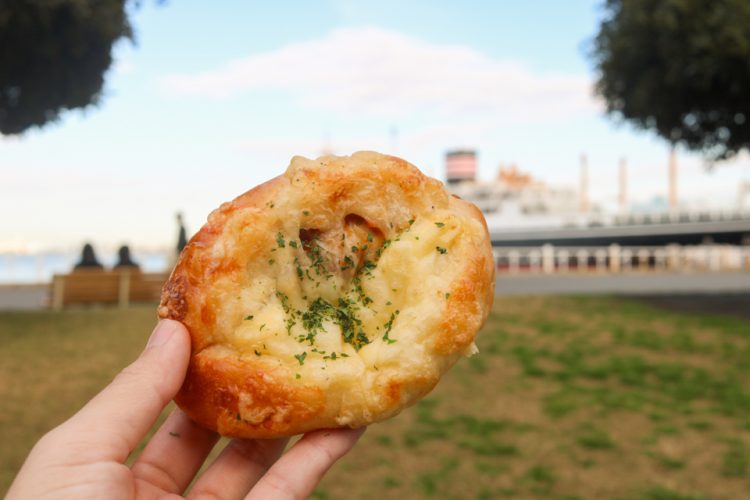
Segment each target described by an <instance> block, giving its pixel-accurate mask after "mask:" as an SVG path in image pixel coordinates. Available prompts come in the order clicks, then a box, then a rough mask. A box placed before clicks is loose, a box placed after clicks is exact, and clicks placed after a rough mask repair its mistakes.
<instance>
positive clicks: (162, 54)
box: [0, 0, 750, 251]
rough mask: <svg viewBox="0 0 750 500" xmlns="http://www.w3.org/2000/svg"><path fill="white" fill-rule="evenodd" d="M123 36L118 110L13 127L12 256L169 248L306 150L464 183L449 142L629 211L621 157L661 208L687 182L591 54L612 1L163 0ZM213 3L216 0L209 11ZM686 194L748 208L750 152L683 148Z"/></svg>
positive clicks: (692, 200) (702, 201)
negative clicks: (370, 153) (619, 99)
mask: <svg viewBox="0 0 750 500" xmlns="http://www.w3.org/2000/svg"><path fill="white" fill-rule="evenodd" d="M143 4H144V5H143V6H142V7H141V8H140V9H138V10H135V11H134V12H133V13H132V21H133V24H134V26H135V29H136V38H137V40H136V43H135V44H133V43H130V42H129V41H123V42H121V43H119V44H118V45H117V46H116V48H115V51H114V53H115V58H116V62H115V64H114V65H113V67H112V69H111V70H110V71H109V72H108V74H107V78H106V89H105V95H104V98H103V99H102V103H101V105H99V106H98V107H94V108H88V109H86V110H84V111H70V112H67V113H65V114H64V115H63V118H62V120H60V122H58V123H56V124H54V125H51V126H48V127H46V128H44V129H41V130H32V131H30V132H28V133H27V134H25V135H24V136H23V137H22V138H20V139H19V138H8V137H5V138H3V137H0V211H2V213H3V214H4V216H3V218H2V229H3V231H2V233H1V234H0V251H2V250H3V248H6V249H7V248H15V247H18V246H19V245H23V246H27V247H29V248H30V249H32V250H33V249H52V248H77V247H79V246H80V245H82V244H83V242H86V241H91V242H93V243H94V244H95V245H98V246H110V247H112V246H116V245H120V244H124V243H128V244H130V245H132V246H134V247H138V248H161V247H169V246H172V245H173V244H174V242H175V241H176V235H177V228H176V223H175V218H174V216H175V213H176V212H178V211H180V212H182V213H183V214H184V216H185V220H186V225H187V228H188V231H189V232H194V231H197V230H198V229H199V227H200V226H201V225H202V224H203V223H204V222H205V221H206V217H207V216H208V214H209V213H210V212H211V210H213V209H215V208H217V207H218V206H219V205H220V204H221V203H222V202H224V201H228V200H230V199H232V198H234V197H236V196H238V195H239V194H241V193H243V192H244V191H247V190H248V189H250V188H252V187H254V186H256V185H258V184H260V183H262V182H264V181H266V180H268V179H270V178H272V177H275V176H277V175H280V174H282V173H283V172H284V170H285V169H286V167H287V165H288V164H289V161H290V159H291V158H292V157H293V156H295V155H302V156H306V157H317V156H319V155H320V154H321V152H322V151H323V150H324V149H326V148H328V149H331V150H332V151H333V152H334V153H336V154H351V153H352V152H354V151H357V150H361V149H366V150H375V151H380V152H383V153H389V154H395V155H397V156H400V157H402V158H404V159H406V160H408V161H409V162H411V163H413V164H415V165H416V166H417V167H419V168H420V169H421V170H422V171H423V172H425V173H426V174H428V175H431V176H433V177H436V178H438V179H441V180H444V177H445V174H444V158H445V153H446V151H448V150H451V149H456V148H464V147H468V148H473V149H476V150H477V152H478V161H479V177H480V178H481V179H487V180H489V179H492V178H494V177H495V176H496V172H497V168H498V166H499V165H501V164H504V165H508V164H511V163H516V164H517V165H518V167H519V168H520V169H521V170H522V171H525V172H529V173H531V174H532V175H533V176H534V177H535V178H537V179H539V180H541V181H544V182H546V183H548V184H549V185H552V186H560V187H574V188H575V187H576V186H577V185H578V179H579V162H580V156H581V155H582V154H585V155H586V156H587V158H588V164H589V169H590V192H589V196H590V198H591V200H592V201H593V202H594V203H596V204H598V205H600V206H601V207H603V208H604V209H605V210H608V209H614V208H615V206H616V196H617V190H618V187H617V168H618V164H619V161H620V159H621V158H623V157H624V158H626V159H627V164H628V172H629V186H628V190H629V195H630V200H631V202H632V203H634V204H647V203H649V202H650V201H651V200H653V199H654V198H655V197H658V196H665V195H666V191H667V158H668V153H669V147H668V145H667V144H666V143H665V142H664V141H661V140H659V139H657V138H656V137H654V136H653V135H652V134H648V133H643V132H636V131H634V130H633V129H632V128H631V127H629V126H627V125H616V124H613V123H612V122H611V121H610V120H608V119H607V118H606V117H605V116H604V114H603V110H604V106H603V103H602V102H600V101H599V100H597V98H596V97H595V96H594V94H593V90H592V88H593V82H594V80H595V77H596V75H595V73H594V69H593V67H592V64H591V63H590V62H589V60H588V59H587V57H586V51H587V47H588V44H589V43H590V41H591V39H592V38H593V37H594V36H595V34H596V32H597V28H598V23H599V20H600V18H601V15H602V12H601V10H600V7H599V6H600V2H599V1H592V0H566V1H565V2H560V1H558V0H537V1H534V2H517V1H506V0H494V1H476V0H475V1H472V0H465V1H464V2H461V3H460V5H459V2H448V1H441V0H430V1H422V0H401V1H391V0H381V1H379V2H364V1H354V0H307V1H286V2H262V3H261V2H248V1H240V0H237V1H232V0H221V1H217V2H211V3H210V4H209V3H207V2H204V1H198V0H181V1H177V0H171V1H169V2H167V3H166V4H163V5H159V4H158V3H157V2H155V1H149V0H146V1H145V2H143ZM209 5H210V7H209ZM678 165H679V171H680V178H679V187H678V193H679V196H680V201H681V203H683V204H687V205H692V206H699V205H700V206H711V207H715V208H721V209H729V208H735V207H736V205H737V200H738V193H739V183H740V182H741V181H742V180H743V179H748V180H750V158H748V156H747V155H741V157H740V158H738V159H737V160H735V161H733V162H732V163H730V164H727V165H723V166H719V167H717V168H714V169H713V170H711V171H710V172H709V171H707V170H706V168H705V167H704V164H703V162H702V160H701V158H700V157H699V156H697V155H695V154H691V153H688V152H685V151H682V150H679V151H678Z"/></svg>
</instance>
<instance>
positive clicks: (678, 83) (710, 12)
mask: <svg viewBox="0 0 750 500" xmlns="http://www.w3.org/2000/svg"><path fill="white" fill-rule="evenodd" d="M604 11H605V17H604V20H603V21H602V23H601V29H600V32H599V34H598V35H597V37H596V38H595V40H594V43H593V47H592V51H591V57H592V59H593V60H594V62H595V64H596V67H597V69H598V70H599V73H600V78H599V80H598V82H597V84H596V91H597V93H598V94H599V95H601V96H603V97H604V98H605V100H606V103H607V112H608V114H609V115H610V116H611V117H612V118H614V119H616V120H620V121H626V122H630V123H631V124H633V125H634V126H635V127H636V128H639V129H644V130H653V131H655V132H657V133H658V134H659V135H660V136H661V137H664V138H665V139H667V140H668V141H670V142H671V143H672V144H673V145H674V144H676V143H678V142H681V143H683V144H685V145H687V146H688V147H689V148H690V149H692V150H695V151H700V152H701V153H702V154H703V155H704V156H705V157H706V158H707V159H708V160H710V161H714V160H721V159H725V158H728V157H730V156H733V155H734V154H735V153H737V152H739V150H741V149H742V148H749V147H750V123H748V119H750V1H748V0H605V3H604Z"/></svg>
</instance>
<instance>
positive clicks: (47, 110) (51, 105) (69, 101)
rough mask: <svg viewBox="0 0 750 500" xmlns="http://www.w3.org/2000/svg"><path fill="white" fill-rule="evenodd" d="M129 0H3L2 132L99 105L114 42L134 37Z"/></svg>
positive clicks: (0, 7)
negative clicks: (128, 7) (129, 17)
mask: <svg viewBox="0 0 750 500" xmlns="http://www.w3.org/2000/svg"><path fill="white" fill-rule="evenodd" d="M127 3H128V0H2V1H0V134H5V135H10V134H21V133H23V132H24V131H26V130H28V129H29V128H30V127H33V126H37V127H42V126H44V125H45V124H46V123H50V122H54V121H56V120H57V119H58V117H59V115H60V113H61V112H62V111H63V110H66V109H74V108H85V107H87V106H90V105H96V104H98V103H99V102H100V100H101V97H102V88H103V86H104V73H105V72H106V71H107V69H108V68H109V67H110V65H111V64H112V46H113V45H114V43H115V42H117V41H118V40H119V39H121V38H123V37H125V38H130V39H132V36H133V31H132V28H131V26H130V23H129V21H128V16H127V13H126V10H125V9H126V4H127Z"/></svg>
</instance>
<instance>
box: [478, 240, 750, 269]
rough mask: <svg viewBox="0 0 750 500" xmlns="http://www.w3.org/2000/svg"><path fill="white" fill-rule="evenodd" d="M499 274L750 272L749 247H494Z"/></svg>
mask: <svg viewBox="0 0 750 500" xmlns="http://www.w3.org/2000/svg"><path fill="white" fill-rule="evenodd" d="M492 252H493V254H494V256H495V264H496V267H497V270H498V271H499V272H505V273H510V274H519V273H532V274H538V273H544V274H552V273H561V274H564V273H591V272H595V273H606V272H610V273H631V272H666V271H671V272H691V271H708V272H722V271H739V270H743V269H750V246H737V245H691V246H680V245H667V246H662V247H659V246H640V247H620V246H619V245H610V246H608V247H554V246H552V245H544V246H542V247H495V248H493V250H492Z"/></svg>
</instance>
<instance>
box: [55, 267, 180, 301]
mask: <svg viewBox="0 0 750 500" xmlns="http://www.w3.org/2000/svg"><path fill="white" fill-rule="evenodd" d="M167 279H169V273H141V272H138V271H135V272H133V271H130V270H128V269H122V270H120V269H116V270H112V271H104V270H101V269H78V270H76V271H74V272H72V273H70V274H56V275H55V276H54V278H53V280H52V288H51V294H52V300H51V303H52V308H53V309H54V310H56V311H61V310H62V309H63V307H64V306H66V305H69V304H117V305H118V306H119V307H120V308H121V309H127V307H128V306H129V304H130V303H131V302H149V301H151V302H153V301H158V300H159V299H160V298H161V290H162V288H163V287H164V283H166V282H167Z"/></svg>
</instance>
